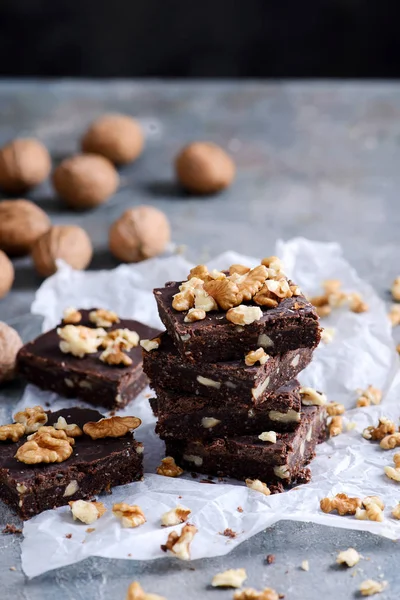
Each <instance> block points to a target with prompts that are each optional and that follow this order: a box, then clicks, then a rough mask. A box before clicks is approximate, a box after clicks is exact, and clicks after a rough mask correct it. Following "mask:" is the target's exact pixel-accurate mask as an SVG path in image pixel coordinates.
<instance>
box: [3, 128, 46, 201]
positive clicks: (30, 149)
mask: <svg viewBox="0 0 400 600" xmlns="http://www.w3.org/2000/svg"><path fill="white" fill-rule="evenodd" d="M50 171H51V158H50V155H49V153H48V151H47V149H46V148H45V147H44V146H43V144H41V143H40V142H39V141H38V140H35V139H33V138H19V139H16V140H13V141H12V142H9V143H8V144H6V145H5V146H3V147H2V148H1V149H0V188H2V189H3V190H4V191H6V192H11V193H14V194H19V193H21V192H25V191H26V190H29V189H30V188H32V187H34V186H35V185H38V184H39V183H42V181H44V180H45V179H47V177H48V176H49V174H50Z"/></svg>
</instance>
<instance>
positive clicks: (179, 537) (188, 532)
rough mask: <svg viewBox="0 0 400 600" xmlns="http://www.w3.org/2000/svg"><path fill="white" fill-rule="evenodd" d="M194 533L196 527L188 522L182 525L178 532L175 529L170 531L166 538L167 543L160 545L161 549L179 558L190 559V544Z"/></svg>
mask: <svg viewBox="0 0 400 600" xmlns="http://www.w3.org/2000/svg"><path fill="white" fill-rule="evenodd" d="M196 533H197V527H195V526H194V525H189V524H187V525H184V527H183V528H182V530H181V533H180V534H178V533H177V532H176V531H171V533H170V534H169V536H168V538H167V543H166V544H165V545H163V546H161V550H163V551H164V552H166V551H167V550H169V551H170V552H172V553H173V554H174V555H175V556H176V557H177V558H180V559H181V560H190V545H191V543H192V541H193V538H194V536H195V535H196Z"/></svg>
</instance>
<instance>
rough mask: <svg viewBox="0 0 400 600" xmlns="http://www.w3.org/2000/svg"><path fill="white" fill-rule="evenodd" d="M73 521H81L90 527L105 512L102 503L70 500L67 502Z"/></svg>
mask: <svg viewBox="0 0 400 600" xmlns="http://www.w3.org/2000/svg"><path fill="white" fill-rule="evenodd" d="M68 504H69V506H70V508H71V512H72V516H73V518H74V521H81V522H82V523H85V524H86V525H91V524H92V523H94V522H95V521H97V519H100V517H101V516H102V515H104V513H105V512H106V510H107V509H106V507H105V506H104V504H103V503H102V502H87V501H86V500H72V501H71V502H68Z"/></svg>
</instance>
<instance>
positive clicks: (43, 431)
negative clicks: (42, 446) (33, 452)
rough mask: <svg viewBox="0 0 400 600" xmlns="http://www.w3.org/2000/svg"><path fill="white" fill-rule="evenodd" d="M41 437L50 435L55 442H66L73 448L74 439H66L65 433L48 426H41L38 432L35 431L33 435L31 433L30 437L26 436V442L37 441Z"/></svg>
mask: <svg viewBox="0 0 400 600" xmlns="http://www.w3.org/2000/svg"><path fill="white" fill-rule="evenodd" d="M43 435H50V436H51V437H52V438H54V439H55V440H67V442H68V443H69V444H70V445H71V446H73V445H74V444H75V440H74V438H73V437H68V435H67V432H66V431H61V430H57V429H56V428H55V427H53V426H52V425H48V426H47V425H43V427H41V428H40V429H39V430H38V431H35V432H34V433H31V434H30V435H28V437H27V440H28V442H29V441H31V440H35V441H37V440H38V439H39V438H41V437H42V436H43Z"/></svg>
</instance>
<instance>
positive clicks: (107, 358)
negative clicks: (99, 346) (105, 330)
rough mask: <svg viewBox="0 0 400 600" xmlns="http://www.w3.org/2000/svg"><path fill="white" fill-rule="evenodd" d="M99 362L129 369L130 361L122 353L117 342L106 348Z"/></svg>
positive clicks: (129, 358)
mask: <svg viewBox="0 0 400 600" xmlns="http://www.w3.org/2000/svg"><path fill="white" fill-rule="evenodd" d="M100 360H101V361H102V362H104V363H106V364H107V365H114V366H123V367H130V365H131V364H132V362H133V361H132V359H131V357H130V356H128V355H127V354H125V352H123V351H122V349H121V345H120V344H119V343H118V342H117V343H114V344H111V345H110V346H108V347H107V348H106V349H105V350H103V352H102V353H101V354H100Z"/></svg>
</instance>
